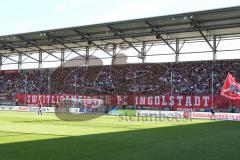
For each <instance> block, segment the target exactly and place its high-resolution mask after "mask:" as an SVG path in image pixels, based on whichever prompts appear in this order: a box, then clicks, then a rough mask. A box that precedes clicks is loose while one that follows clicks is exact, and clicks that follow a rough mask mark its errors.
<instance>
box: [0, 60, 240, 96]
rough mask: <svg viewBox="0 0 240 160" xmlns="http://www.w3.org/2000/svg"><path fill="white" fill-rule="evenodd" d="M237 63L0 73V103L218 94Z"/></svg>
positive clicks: (99, 67)
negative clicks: (33, 97)
mask: <svg viewBox="0 0 240 160" xmlns="http://www.w3.org/2000/svg"><path fill="white" fill-rule="evenodd" d="M238 62H239V61H238V60H234V61H233V60H232V61H215V62H214V61H207V62H183V63H165V64H126V65H114V66H82V67H68V68H57V69H56V70H48V69H45V70H22V71H20V72H18V73H15V72H14V73H2V72H1V73H0V86H1V87H0V100H2V99H7V100H12V99H13V98H14V95H16V94H121V95H124V94H149V95H211V94H212V93H213V94H214V95H219V94H220V91H221V87H222V85H223V83H224V80H225V78H226V76H227V73H228V72H230V73H232V74H233V75H234V76H235V77H236V80H237V81H240V74H239V73H238V71H239V69H240V64H239V63H238Z"/></svg>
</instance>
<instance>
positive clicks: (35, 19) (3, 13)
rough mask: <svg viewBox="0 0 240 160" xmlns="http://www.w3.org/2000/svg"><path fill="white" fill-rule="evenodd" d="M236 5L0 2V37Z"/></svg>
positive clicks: (175, 0) (220, 1) (170, 0)
mask: <svg viewBox="0 0 240 160" xmlns="http://www.w3.org/2000/svg"><path fill="white" fill-rule="evenodd" d="M237 5H240V1H239V0H208V1H206V0H201V1H199V0H197V1H194V0H95V1H94V0H38V1H36V0H35V1H34V0H1V2H0V18H1V25H0V35H9V34H15V33H24V32H31V31H39V30H46V29H55V28H63V27H71V26H80V25H86V24H96V23H102V22H111V21H119V20H127V19H135V18H143V17H152V16H160V15H167V14H176V13H182V12H189V11H198V10H206V9H214V8H223V7H229V6H237Z"/></svg>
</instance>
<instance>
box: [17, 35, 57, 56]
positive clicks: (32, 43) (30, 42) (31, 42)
mask: <svg viewBox="0 0 240 160" xmlns="http://www.w3.org/2000/svg"><path fill="white" fill-rule="evenodd" d="M17 37H18V38H20V39H22V40H24V41H26V42H27V43H29V44H31V45H33V46H34V47H36V48H37V49H39V50H40V51H42V52H44V53H47V54H49V55H51V56H52V57H54V58H57V59H58V60H60V58H59V57H57V56H55V55H54V54H52V53H51V52H48V51H46V50H45V49H42V48H41V47H39V46H38V45H36V44H35V42H33V41H32V40H29V39H27V38H24V37H22V36H17Z"/></svg>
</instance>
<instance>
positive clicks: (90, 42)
mask: <svg viewBox="0 0 240 160" xmlns="http://www.w3.org/2000/svg"><path fill="white" fill-rule="evenodd" d="M74 32H76V33H77V34H78V35H80V36H81V37H82V38H83V39H85V40H86V41H88V44H93V45H94V46H95V47H97V48H98V49H100V50H102V51H103V52H105V53H106V54H108V55H109V56H112V54H111V53H109V52H108V51H107V50H105V49H104V48H102V47H101V46H100V45H97V44H96V43H95V42H93V41H91V40H89V38H87V36H86V34H84V33H82V32H80V31H78V30H77V29H74Z"/></svg>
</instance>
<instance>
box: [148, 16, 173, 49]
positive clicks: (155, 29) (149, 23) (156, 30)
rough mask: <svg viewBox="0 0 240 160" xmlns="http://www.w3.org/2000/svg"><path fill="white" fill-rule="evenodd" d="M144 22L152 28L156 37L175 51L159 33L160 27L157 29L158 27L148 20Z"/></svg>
mask: <svg viewBox="0 0 240 160" xmlns="http://www.w3.org/2000/svg"><path fill="white" fill-rule="evenodd" d="M145 23H146V24H147V25H148V26H149V27H150V28H151V29H152V30H153V32H155V33H156V38H157V39H161V40H162V41H163V42H164V43H165V44H166V45H167V46H168V47H169V48H170V49H171V50H172V51H173V52H174V53H176V52H177V51H176V49H174V48H173V47H172V46H171V45H170V44H169V43H168V41H167V40H166V39H164V38H163V37H162V35H161V34H160V33H159V32H161V31H160V29H159V27H156V26H155V25H154V24H152V23H151V22H148V21H145Z"/></svg>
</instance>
